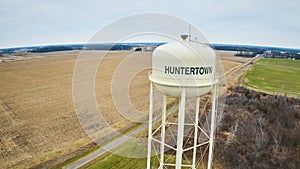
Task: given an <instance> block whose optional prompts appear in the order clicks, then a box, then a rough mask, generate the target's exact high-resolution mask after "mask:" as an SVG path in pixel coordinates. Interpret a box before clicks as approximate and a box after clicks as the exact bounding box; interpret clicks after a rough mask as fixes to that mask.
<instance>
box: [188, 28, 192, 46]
mask: <svg viewBox="0 0 300 169" xmlns="http://www.w3.org/2000/svg"><path fill="white" fill-rule="evenodd" d="M191 31H192V27H191V25H190V26H189V42H190V41H191Z"/></svg>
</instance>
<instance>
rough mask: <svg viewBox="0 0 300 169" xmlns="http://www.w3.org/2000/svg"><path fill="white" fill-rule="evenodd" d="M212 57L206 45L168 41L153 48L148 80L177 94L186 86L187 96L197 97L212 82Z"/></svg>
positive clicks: (163, 90) (213, 72)
mask: <svg viewBox="0 0 300 169" xmlns="http://www.w3.org/2000/svg"><path fill="white" fill-rule="evenodd" d="M215 60H216V54H215V52H214V50H213V49H212V48H211V47H209V46H208V45H206V44H201V43H195V42H186V41H183V42H172V43H167V44H164V45H161V46H159V47H157V48H156V49H155V50H154V52H153V55H152V74H151V76H149V79H150V81H152V83H153V85H154V86H155V87H156V88H157V89H158V90H159V91H161V92H162V93H164V94H165V95H169V96H174V97H180V91H181V88H183V87H185V90H186V97H198V96H201V95H204V94H206V93H208V92H209V91H210V90H211V89H212V86H213V84H214V83H215V70H216V67H215Z"/></svg>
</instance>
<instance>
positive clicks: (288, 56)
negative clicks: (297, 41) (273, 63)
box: [263, 50, 300, 60]
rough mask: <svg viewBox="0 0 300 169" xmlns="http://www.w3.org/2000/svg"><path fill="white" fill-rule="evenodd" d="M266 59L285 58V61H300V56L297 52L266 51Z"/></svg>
mask: <svg viewBox="0 0 300 169" xmlns="http://www.w3.org/2000/svg"><path fill="white" fill-rule="evenodd" d="M263 57H264V58H283V59H292V60H295V59H300V54H299V53H295V52H285V51H272V50H266V51H265V52H264V53H263Z"/></svg>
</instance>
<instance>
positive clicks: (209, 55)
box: [147, 36, 217, 169]
mask: <svg viewBox="0 0 300 169" xmlns="http://www.w3.org/2000/svg"><path fill="white" fill-rule="evenodd" d="M187 37H188V36H182V38H183V42H172V43H167V44H164V45H161V46H159V47H157V48H156V49H155V50H154V52H153V55H152V74H151V75H150V76H149V80H150V81H151V86H150V110H149V129H148V157H147V169H150V168H153V167H152V166H151V165H150V162H151V155H152V152H151V151H152V148H151V145H152V144H153V143H154V142H155V143H156V144H159V145H160V146H159V147H160V148H159V154H160V156H159V168H161V169H162V168H170V167H171V168H174V167H175V168H176V169H181V168H182V167H184V168H193V169H195V168H196V167H197V166H196V160H197V157H196V156H197V149H198V148H199V147H201V146H203V145H206V146H208V158H207V160H208V161H207V167H208V168H209V169H210V168H211V165H212V164H211V163H212V154H213V142H214V130H215V113H216V92H217V91H216V90H217V88H216V86H217V80H216V78H215V72H216V71H215V70H216V67H215V64H216V63H215V61H216V54H215V52H214V50H213V49H211V48H210V47H209V46H208V45H206V44H201V43H195V42H190V41H186V38H187ZM154 88H155V89H156V90H158V91H159V92H161V93H162V94H163V95H164V97H163V103H162V104H163V105H162V115H161V124H160V126H159V127H158V128H156V130H155V131H158V130H160V139H157V138H155V137H154V135H155V132H152V129H153V128H154V127H153V126H157V125H155V124H156V123H157V122H154V121H153V89H154ZM209 92H212V108H211V111H210V117H209V118H210V124H209V127H208V128H210V129H209V131H208V130H204V129H202V128H201V126H199V125H198V124H199V123H198V121H199V112H200V110H199V109H200V97H201V96H202V95H205V94H208V93H209ZM167 97H176V98H179V105H178V115H177V119H176V120H174V118H173V121H172V122H170V121H167V117H168V115H167ZM188 98H195V99H196V105H195V111H194V112H193V113H194V115H195V120H194V124H190V123H187V122H186V121H185V114H186V100H187V99H188ZM167 124H173V125H176V129H177V133H176V137H177V139H176V142H175V146H172V147H171V145H168V143H167V140H166V138H165V133H166V125H167ZM187 126H192V127H193V129H194V132H193V135H194V136H193V138H194V139H193V141H192V142H193V143H192V146H191V147H189V148H184V146H183V143H184V131H185V127H187ZM199 133H204V135H205V136H206V137H207V141H205V142H199V140H198V137H199ZM165 148H172V149H173V150H174V151H175V153H176V159H175V161H176V162H175V163H167V162H166V161H165V159H164V155H165ZM186 151H192V160H191V163H190V164H186V163H184V162H183V159H182V156H183V153H184V152H186Z"/></svg>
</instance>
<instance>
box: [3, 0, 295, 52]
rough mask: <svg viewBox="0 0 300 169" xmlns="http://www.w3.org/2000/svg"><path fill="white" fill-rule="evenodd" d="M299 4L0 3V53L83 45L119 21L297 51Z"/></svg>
mask: <svg viewBox="0 0 300 169" xmlns="http://www.w3.org/2000/svg"><path fill="white" fill-rule="evenodd" d="M299 7H300V1H299V0H190V1H182V0H147V1H146V0H140V1H132V0H84V1H83V0H26V1H24V0H1V1H0V48H6V47H20V46H32V45H51V44H69V43H86V42H87V41H89V39H90V38H91V37H92V36H93V35H94V34H95V33H96V32H97V31H99V30H100V29H102V28H103V27H105V26H106V25H108V24H110V23H112V22H113V21H116V20H118V19H120V18H123V17H126V16H130V15H133V14H139V13H145V12H147V13H148V12H154V13H163V14H169V15H172V16H176V17H179V18H181V19H183V20H185V21H187V22H189V23H191V24H192V25H193V26H195V27H196V28H197V29H198V30H200V31H201V32H202V33H203V34H204V35H205V36H206V37H207V38H208V40H209V41H210V42H211V43H226V44H246V45H263V46H278V47H290V48H300V22H299V18H300V10H299Z"/></svg>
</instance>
